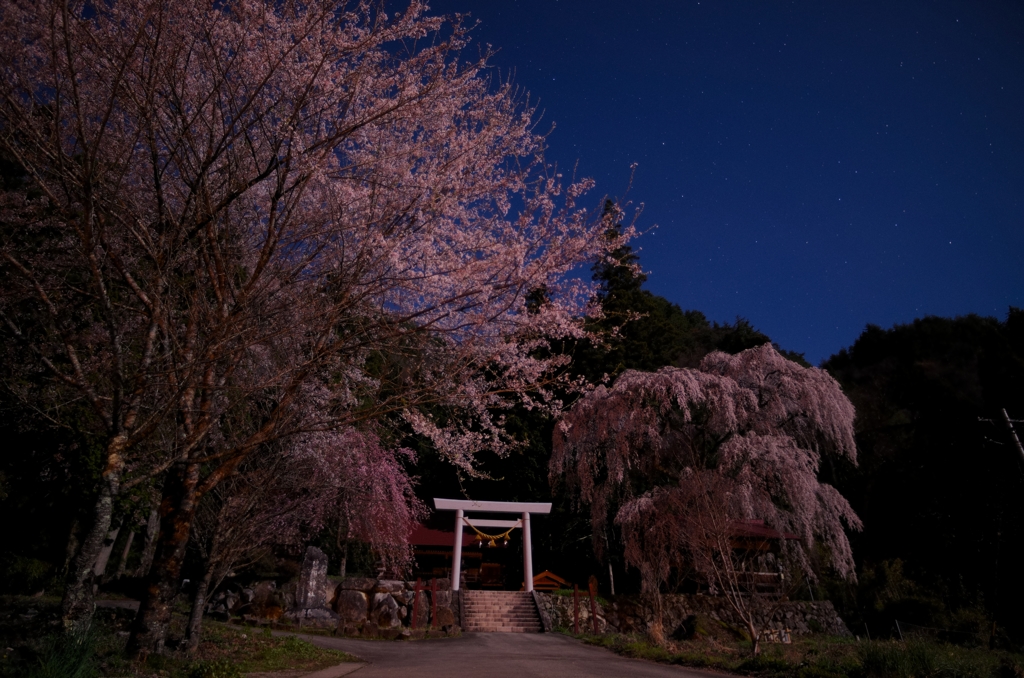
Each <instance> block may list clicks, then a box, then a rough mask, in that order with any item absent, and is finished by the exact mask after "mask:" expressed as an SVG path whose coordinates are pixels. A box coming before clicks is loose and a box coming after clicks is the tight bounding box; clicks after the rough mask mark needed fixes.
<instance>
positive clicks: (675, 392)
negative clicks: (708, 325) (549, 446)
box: [551, 344, 861, 652]
mask: <svg viewBox="0 0 1024 678" xmlns="http://www.w3.org/2000/svg"><path fill="white" fill-rule="evenodd" d="M853 417H854V411H853V406H852V405H851V404H850V401H849V400H848V399H847V398H846V397H845V396H844V395H843V393H842V391H841V390H840V388H839V385H838V384H837V383H836V382H835V380H833V379H832V377H830V376H829V375H828V374H827V373H825V372H824V371H822V370H819V369H816V368H804V367H801V366H799V365H797V364H796V363H793V362H791V361H789V360H786V359H785V358H783V357H782V356H780V355H779V354H778V353H777V352H776V351H775V350H774V349H773V348H772V346H771V345H770V344H765V345H764V346H761V347H760V348H754V349H748V350H746V351H743V352H742V353H739V354H738V355H735V356H730V355H727V354H724V353H712V354H710V355H708V356H707V357H705V358H704V360H703V361H702V362H701V364H700V367H699V368H697V369H680V368H671V367H667V368H663V369H661V370H659V371H657V372H653V373H646V372H636V371H628V372H625V373H623V374H622V375H621V376H620V377H619V378H618V379H617V380H616V381H615V383H614V384H613V385H612V386H611V387H610V388H606V387H603V386H600V387H598V388H597V389H596V390H595V391H593V392H592V393H590V394H588V395H587V396H586V397H585V398H583V399H582V400H581V401H580V402H578V403H577V404H576V405H575V406H574V407H573V408H572V409H571V410H570V411H569V412H568V413H567V414H566V415H565V416H564V417H563V418H562V419H561V420H560V422H559V423H558V425H557V426H556V429H555V437H554V454H553V456H552V459H551V479H552V482H553V483H554V484H561V485H563V486H564V487H565V488H566V489H567V490H568V491H570V492H571V493H573V494H574V495H575V496H576V497H578V499H579V500H580V501H581V502H582V503H583V504H586V505H589V506H590V510H591V519H592V523H593V526H594V533H595V534H601V533H602V532H603V530H604V529H605V527H606V523H607V521H608V520H609V518H611V517H614V522H615V523H616V524H617V525H618V526H619V528H620V529H621V531H622V537H623V542H624V545H625V558H626V561H627V562H628V563H629V564H631V565H632V566H634V567H636V568H638V569H639V571H640V573H641V578H642V593H643V594H644V595H645V597H647V598H648V600H650V601H651V603H652V604H653V605H655V607H656V609H657V610H660V589H661V586H662V584H663V583H664V582H665V581H666V579H667V578H668V577H669V574H670V572H671V571H672V569H673V568H689V569H692V570H693V571H695V572H697V573H698V574H699V575H700V576H701V577H702V578H703V580H704V581H705V582H706V583H707V585H708V586H709V588H711V590H712V591H714V592H716V593H719V594H721V595H723V596H725V598H726V599H727V600H728V602H729V604H730V605H731V606H732V607H733V608H734V610H735V611H736V612H737V614H738V615H739V616H740V618H741V619H743V620H744V623H745V624H746V625H747V627H748V630H749V632H750V635H751V639H752V640H753V641H754V651H755V652H757V650H758V640H759V637H760V632H761V630H762V629H763V628H764V624H766V623H768V622H769V621H770V620H771V615H772V614H773V613H774V611H775V608H776V606H777V603H778V599H779V596H778V593H780V592H779V591H778V590H777V591H776V595H774V596H771V595H769V596H765V595H760V594H758V592H757V591H756V588H755V587H752V586H751V583H750V577H749V575H750V573H751V569H750V568H751V567H752V566H757V567H764V565H765V564H764V563H763V562H760V561H759V560H758V559H757V558H752V554H751V551H750V549H747V548H742V547H738V546H737V541H738V538H740V537H742V536H743V533H744V529H745V527H746V526H749V525H751V521H763V524H764V525H765V526H766V527H767V528H769V531H771V530H774V531H776V532H777V533H778V534H779V537H780V538H779V539H777V540H775V541H776V542H777V553H775V554H773V557H774V558H775V559H777V561H778V565H777V566H778V567H780V568H781V570H782V571H783V572H786V571H787V570H789V571H795V572H798V573H802V574H803V575H804V576H807V577H811V578H814V576H815V573H814V570H813V569H812V567H811V562H810V558H809V554H810V550H811V549H812V548H813V547H814V545H815V544H819V545H820V546H821V547H822V548H823V549H824V552H825V553H826V554H827V560H828V563H829V564H830V565H831V566H832V567H833V568H834V569H835V571H836V573H837V574H838V575H840V576H842V577H848V578H852V577H853V576H854V564H853V557H852V553H851V551H850V544H849V541H848V540H847V537H846V530H847V529H860V527H861V522H860V520H859V519H858V518H857V516H856V514H855V513H854V512H853V510H852V509H851V508H850V505H849V504H848V503H847V501H846V500H845V499H844V498H843V497H842V496H841V495H840V494H839V492H838V491H837V490H836V489H835V488H833V487H832V486H830V485H828V484H826V483H823V482H821V481H820V480H819V466H820V463H821V459H822V457H823V455H837V456H841V457H846V458H848V459H850V460H851V461H854V462H855V461H856V447H855V444H854V440H853ZM754 524H760V522H755V523H754ZM787 535H792V536H793V537H795V538H792V539H790V538H786V536H787ZM658 617H659V618H658V619H656V621H655V624H654V627H653V628H652V629H651V633H652V635H653V636H654V637H655V638H657V639H659V640H660V639H662V638H663V630H662V629H661V626H660V624H661V622H660V614H659V615H658Z"/></svg>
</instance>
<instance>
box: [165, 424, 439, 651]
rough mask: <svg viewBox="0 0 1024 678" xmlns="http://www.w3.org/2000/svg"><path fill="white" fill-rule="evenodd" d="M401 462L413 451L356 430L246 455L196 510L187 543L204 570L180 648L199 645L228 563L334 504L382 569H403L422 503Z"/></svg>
mask: <svg viewBox="0 0 1024 678" xmlns="http://www.w3.org/2000/svg"><path fill="white" fill-rule="evenodd" d="M403 462H407V463H412V462H415V456H414V454H413V453H412V452H411V451H410V450H406V449H400V450H392V449H389V448H387V447H385V446H383V445H382V444H381V442H380V440H379V438H378V437H377V436H376V435H375V434H373V433H368V432H364V431H359V430H356V429H348V430H346V431H343V432H336V431H329V432H326V433H313V434H303V435H300V436H296V437H295V438H294V439H292V440H290V441H288V444H286V445H284V446H282V445H274V446H268V448H267V449H264V450H260V451H259V452H257V453H255V454H253V455H250V456H249V457H248V458H247V459H246V461H245V463H244V464H242V466H241V467H240V468H239V469H238V471H237V472H236V473H234V474H232V475H231V476H230V477H228V478H227V479H226V480H225V481H224V482H222V483H220V484H219V485H218V486H217V487H216V488H214V489H213V490H212V491H211V492H209V493H207V494H206V495H205V497H204V498H203V501H202V502H201V504H200V506H199V509H198V511H197V513H196V521H195V525H194V527H193V530H192V542H193V544H194V545H195V546H196V547H197V550H198V551H199V552H200V554H201V556H202V559H203V576H202V578H201V579H200V581H199V582H198V584H197V585H196V590H195V592H194V593H193V599H192V612H191V615H190V618H189V623H188V627H187V629H186V637H185V645H186V647H187V648H188V649H189V650H190V651H194V650H195V649H196V648H197V647H198V644H199V638H200V630H201V624H202V618H203V611H204V609H205V607H206V601H207V599H208V597H209V594H210V592H212V591H214V590H216V588H217V587H218V586H219V585H220V582H221V581H223V579H224V577H225V575H226V574H227V573H228V572H229V571H230V570H232V569H236V568H238V567H242V566H244V565H245V564H248V563H251V562H254V561H256V560H258V559H259V558H260V557H262V556H263V555H264V554H266V553H267V552H268V551H269V550H270V549H271V548H272V547H274V546H281V545H288V544H297V543H300V542H301V541H302V540H303V538H305V537H307V536H308V535H309V534H311V533H315V532H316V531H318V530H320V529H321V528H323V526H324V524H325V522H326V521H327V519H329V518H330V517H332V514H333V513H334V512H335V511H340V512H343V513H344V514H345V516H346V518H347V524H348V525H349V531H350V536H351V537H352V538H355V539H359V540H361V541H363V542H365V543H367V544H369V545H370V547H371V548H372V549H373V552H374V553H375V554H376V555H377V556H378V557H379V558H380V559H381V561H382V562H383V563H384V565H385V567H387V568H388V569H389V570H391V571H394V572H402V571H403V570H405V569H407V568H408V566H409V565H410V563H411V560H412V549H411V546H410V545H409V541H408V538H409V535H410V534H411V533H412V530H413V528H414V527H415V526H416V524H417V522H419V521H420V520H422V519H423V518H424V517H425V515H426V507H425V506H424V505H423V503H422V502H421V501H420V500H419V499H418V498H417V497H416V495H415V492H414V490H413V482H412V479H411V478H410V477H409V475H408V474H407V472H406V470H405V465H404V463H403Z"/></svg>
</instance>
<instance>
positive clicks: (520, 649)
mask: <svg viewBox="0 0 1024 678" xmlns="http://www.w3.org/2000/svg"><path fill="white" fill-rule="evenodd" d="M302 637H303V638H305V639H306V640H308V641H310V642H311V643H313V644H315V645H319V646H321V647H327V648H331V649H335V650H343V651H345V652H348V653H350V654H354V655H356V656H357V657H360V658H361V659H364V660H366V661H367V662H369V663H368V664H366V665H365V666H363V667H362V668H360V669H358V670H356V671H353V672H352V674H351V676H352V678H454V677H457V676H464V675H475V676H481V677H482V678H621V677H624V676H628V677H629V678H633V677H636V678H709V677H711V676H715V677H716V678H722V674H720V673H719V674H716V673H709V672H705V671H699V670H696V669H685V668H681V667H678V666H666V665H664V664H655V663H653V662H646V661H642V660H638V659H627V658H625V657H620V656H619V655H616V654H614V653H613V652H611V651H609V650H605V649H604V648H599V647H594V646H591V645H584V644H583V643H581V642H579V641H576V640H573V639H572V638H569V637H567V636H563V635H562V634H560V633H464V634H463V635H462V637H461V638H439V639H436V640H420V641H407V642H402V641H381V640H354V639H349V638H329V637H325V636H305V635H304V636H302Z"/></svg>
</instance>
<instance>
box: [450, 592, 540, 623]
mask: <svg viewBox="0 0 1024 678" xmlns="http://www.w3.org/2000/svg"><path fill="white" fill-rule="evenodd" d="M462 606H463V607H462V629H463V630H464V631H490V632H495V631H497V632H504V633H540V632H541V631H543V627H542V626H541V622H540V615H539V614H538V613H537V606H536V604H535V603H534V602H533V594H531V593H527V592H524V591H468V590H465V589H463V591H462Z"/></svg>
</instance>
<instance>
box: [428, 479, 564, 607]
mask: <svg viewBox="0 0 1024 678" xmlns="http://www.w3.org/2000/svg"><path fill="white" fill-rule="evenodd" d="M434 508H436V509H437V510H438V511H455V553H454V554H453V555H452V590H453V591H458V590H459V577H460V576H461V574H462V528H463V526H465V525H475V526H477V527H508V528H516V527H521V528H523V587H524V588H525V589H526V590H527V591H532V590H533V542H532V541H531V539H530V514H531V513H541V514H544V513H551V504H541V503H530V502H522V501H470V500H466V499H438V498H437V497H435V498H434ZM466 511H478V512H481V513H521V514H522V517H521V518H520V519H519V520H487V519H481V520H473V522H472V523H470V522H469V520H468V519H467V518H466Z"/></svg>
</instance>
